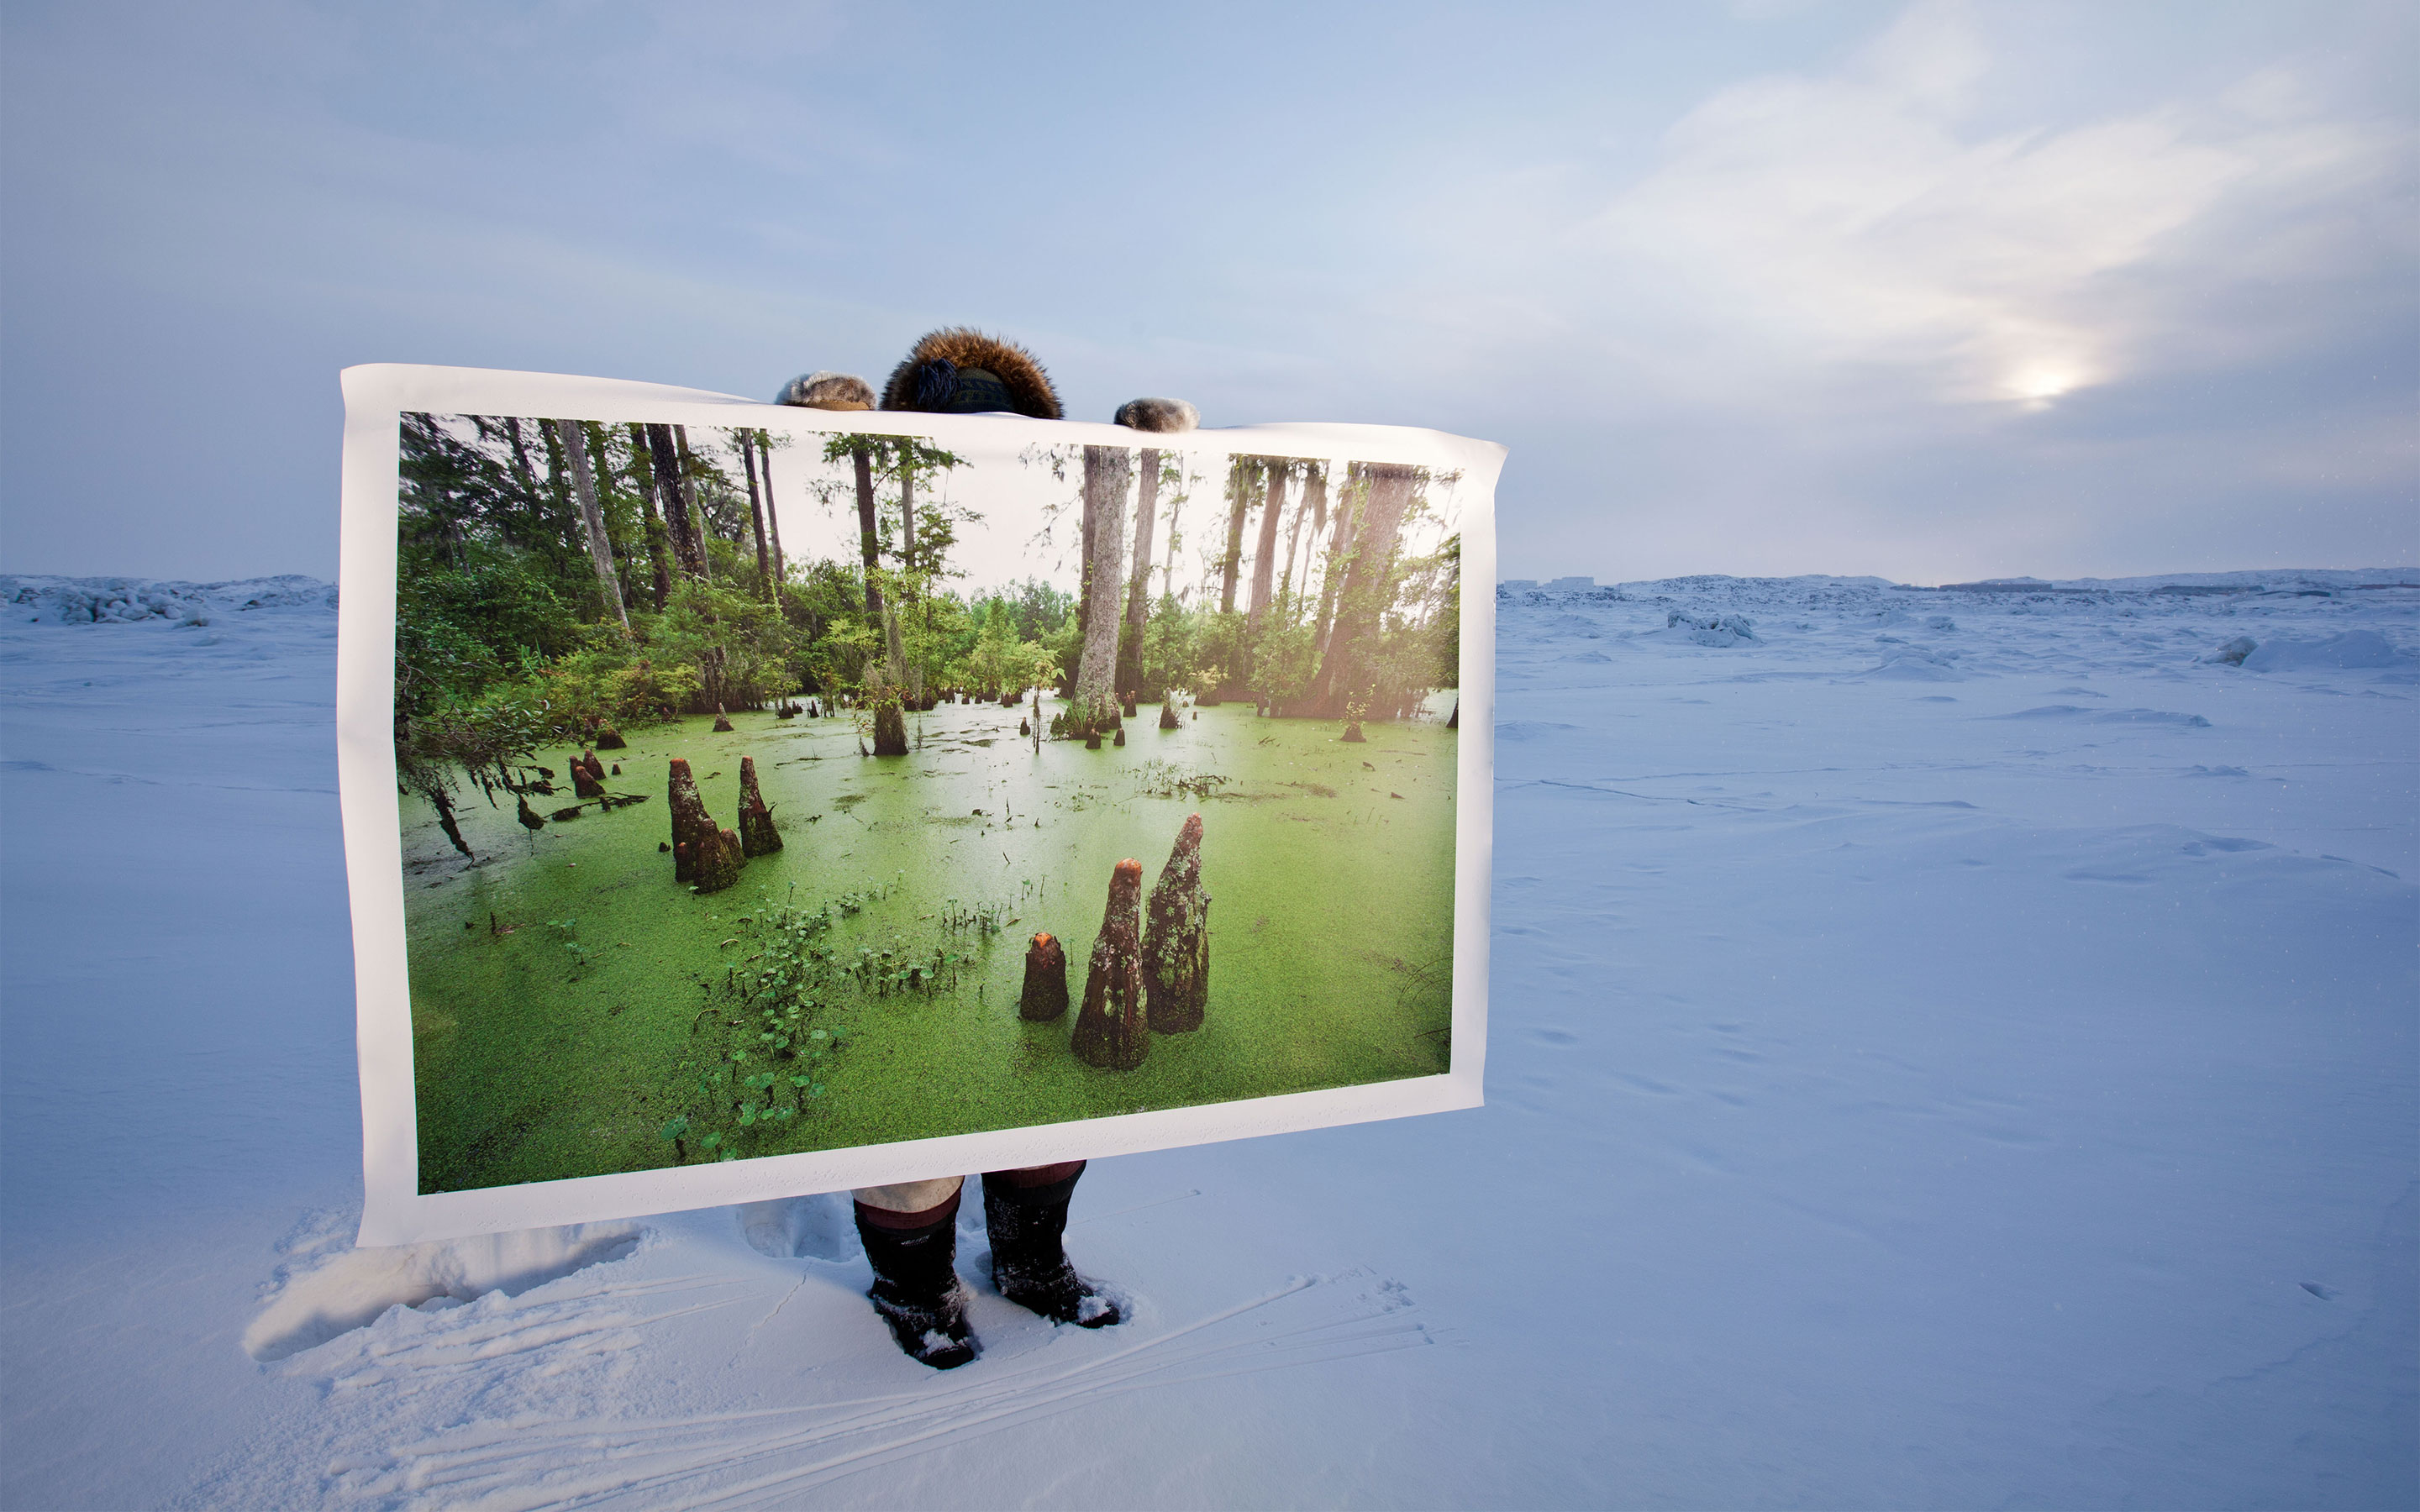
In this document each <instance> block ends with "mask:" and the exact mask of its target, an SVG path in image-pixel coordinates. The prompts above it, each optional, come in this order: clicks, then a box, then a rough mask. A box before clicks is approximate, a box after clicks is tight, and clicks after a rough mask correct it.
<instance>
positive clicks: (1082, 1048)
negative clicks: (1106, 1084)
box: [1069, 859, 1151, 1071]
mask: <svg viewBox="0 0 2420 1512" xmlns="http://www.w3.org/2000/svg"><path fill="white" fill-rule="evenodd" d="M1141 901H1142V863H1141V862H1140V861H1137V860H1133V859H1127V860H1124V861H1120V862H1119V863H1118V868H1117V870H1116V871H1115V872H1111V873H1110V874H1109V908H1108V909H1107V910H1106V911H1105V912H1104V913H1103V915H1102V918H1101V933H1099V934H1098V935H1097V936H1095V937H1094V941H1093V960H1092V968H1091V970H1089V971H1088V972H1086V973H1085V977H1084V1006H1083V1008H1082V1010H1081V1011H1078V1013H1077V1015H1076V1030H1075V1033H1074V1034H1072V1035H1071V1036H1069V1048H1071V1049H1073V1050H1074V1051H1075V1052H1076V1058H1077V1059H1078V1060H1081V1061H1083V1062H1084V1063H1085V1064H1086V1065H1088V1066H1100V1067H1103V1068H1105V1069H1107V1070H1109V1071H1132V1070H1134V1069H1135V1068H1136V1067H1137V1066H1140V1065H1141V1064H1142V1062H1143V1057H1146V1056H1148V1055H1150V1054H1151V1029H1150V1026H1148V1025H1147V1024H1146V1023H1145V1022H1144V1019H1143V1011H1144V1010H1143V997H1142V941H1141V939H1140V933H1141V932H1140V929H1139V928H1138V927H1137V926H1138V922H1139V920H1138V919H1137V917H1136V916H1137V913H1138V912H1139V905H1140V903H1141Z"/></svg>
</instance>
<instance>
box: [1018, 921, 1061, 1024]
mask: <svg viewBox="0 0 2420 1512" xmlns="http://www.w3.org/2000/svg"><path fill="white" fill-rule="evenodd" d="M1066 1011H1067V949H1066V947H1064V946H1063V945H1061V944H1060V943H1059V942H1058V941H1057V940H1056V939H1054V938H1052V937H1051V936H1049V935H1047V934H1036V935H1035V936H1033V940H1032V943H1031V944H1029V945H1028V946H1026V948H1025V994H1024V995H1023V996H1021V997H1019V998H1018V999H1017V1001H1016V1016H1017V1017H1018V1018H1021V1019H1028V1020H1031V1021H1032V1022H1033V1023H1036V1024H1047V1023H1049V1022H1050V1021H1051V1020H1052V1019H1055V1018H1058V1017H1059V1016H1060V1015H1062V1014H1063V1013H1065V1012H1066Z"/></svg>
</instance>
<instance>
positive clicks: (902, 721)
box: [874, 703, 907, 756]
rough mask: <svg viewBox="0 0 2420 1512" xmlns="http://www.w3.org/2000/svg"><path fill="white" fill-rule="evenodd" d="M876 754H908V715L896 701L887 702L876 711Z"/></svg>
mask: <svg viewBox="0 0 2420 1512" xmlns="http://www.w3.org/2000/svg"><path fill="white" fill-rule="evenodd" d="M874 754H876V756H905V755H907V716H906V715H905V714H902V713H901V712H899V705H898V704H896V703H885V704H883V705H881V706H880V707H879V708H876V710H875V711H874Z"/></svg>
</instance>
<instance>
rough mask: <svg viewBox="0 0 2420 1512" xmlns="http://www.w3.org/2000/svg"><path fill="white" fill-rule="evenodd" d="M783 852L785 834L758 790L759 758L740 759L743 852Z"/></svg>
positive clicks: (749, 854) (741, 838)
mask: <svg viewBox="0 0 2420 1512" xmlns="http://www.w3.org/2000/svg"><path fill="white" fill-rule="evenodd" d="M781 848H782V832H781V830H779V829H777V828H775V827H774V825H773V810H770V809H768V808H767V807H766V806H765V795H764V794H762V793H760V792H758V791H757V788H756V758H755V757H753V756H742V757H740V758H739V850H740V854H742V855H743V856H770V855H772V854H773V853H774V852H775V851H778V850H780V849H781Z"/></svg>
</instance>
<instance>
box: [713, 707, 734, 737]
mask: <svg viewBox="0 0 2420 1512" xmlns="http://www.w3.org/2000/svg"><path fill="white" fill-rule="evenodd" d="M714 733H716V734H718V735H727V734H730V733H732V732H731V716H730V715H728V714H726V713H724V712H723V709H722V705H721V704H720V703H718V704H716V705H715V706H714Z"/></svg>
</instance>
